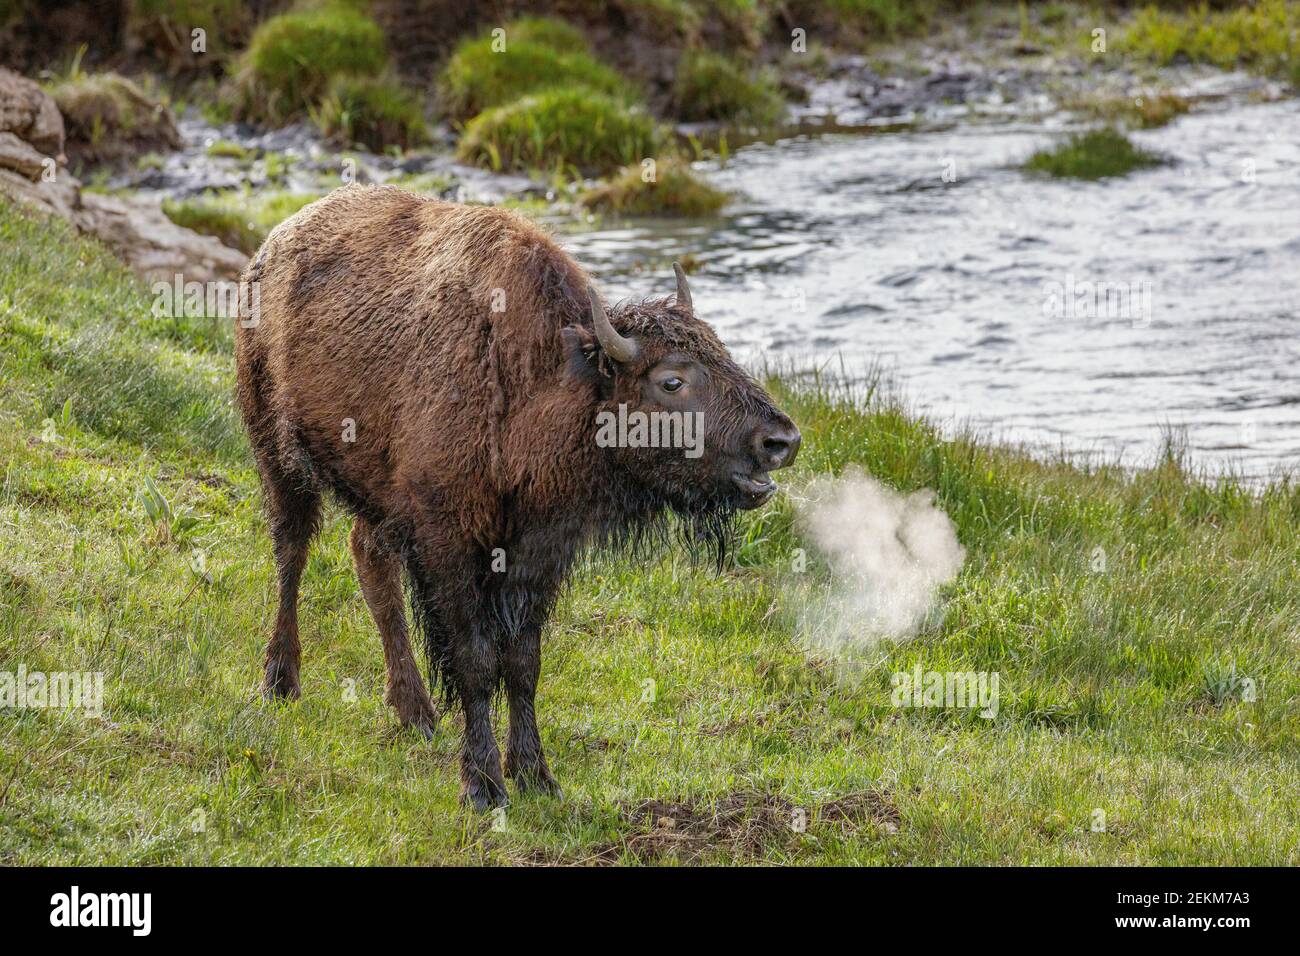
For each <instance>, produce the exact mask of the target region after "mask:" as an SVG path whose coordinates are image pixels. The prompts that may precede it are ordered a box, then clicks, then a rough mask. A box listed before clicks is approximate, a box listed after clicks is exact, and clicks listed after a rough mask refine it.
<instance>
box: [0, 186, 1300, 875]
mask: <svg viewBox="0 0 1300 956" xmlns="http://www.w3.org/2000/svg"><path fill="white" fill-rule="evenodd" d="M150 304H151V297H150V294H149V291H148V289H147V288H146V287H144V286H142V285H141V284H140V283H139V282H138V281H137V280H135V279H133V278H132V277H131V276H130V275H129V274H128V273H127V272H126V271H125V270H124V269H122V268H121V267H120V266H119V265H117V264H116V263H115V262H114V261H113V260H112V259H111V257H110V256H109V255H108V254H107V253H105V252H103V251H102V250H100V249H99V248H97V247H95V246H94V245H92V244H89V243H86V242H84V241H82V240H78V239H75V238H74V237H72V236H71V235H69V234H68V232H67V231H66V230H64V229H62V228H60V227H58V226H56V225H53V224H50V223H47V222H44V221H41V220H36V219H31V218H28V217H27V216H26V215H24V214H19V213H16V212H15V211H14V210H13V209H12V208H11V207H9V206H7V205H5V204H3V203H0V343H2V344H3V348H2V349H0V363H2V373H3V378H4V381H5V388H4V390H3V394H2V395H0V425H2V427H0V458H2V460H3V461H4V462H5V472H4V481H3V485H2V486H0V522H2V523H3V526H4V534H3V535H0V670H9V671H12V670H15V669H16V668H17V667H18V665H19V664H23V665H25V666H26V667H27V668H28V669H29V670H42V671H102V672H103V673H104V687H105V706H104V712H103V714H102V717H101V718H99V719H92V718H86V717H84V716H81V715H79V714H76V713H68V712H62V711H56V710H37V709H30V710H9V711H3V712H0V862H3V863H5V864H20V863H36V862H67V863H74V862H75V863H90V862H104V863H180V862H184V863H202V862H220V863H233V862H245V863H252V862H281V863H312V862H331V863H414V862H421V863H432V862H467V863H472V862H496V863H508V862H528V863H541V862H555V861H573V862H581V861H587V862H639V861H661V862H667V861H671V860H674V859H675V860H678V861H682V862H686V861H693V860H710V861H717V862H723V861H734V862H751V861H783V862H795V863H847V862H863V863H883V864H905V863H917V864H924V863H941V862H943V863H995V862H1014V863H1070V862H1086V863H1188V864H1190V863H1240V864H1248V863H1276V864H1292V865H1294V864H1296V863H1297V862H1300V858H1298V857H1297V850H1296V845H1297V844H1296V833H1297V829H1298V828H1300V795H1297V793H1296V790H1295V787H1294V781H1295V779H1296V774H1297V769H1298V768H1297V764H1298V763H1300V753H1298V752H1297V750H1298V748H1297V740H1300V716H1298V714H1300V710H1297V707H1296V701H1297V695H1298V694H1300V678H1298V677H1297V674H1296V670H1295V667H1294V660H1295V655H1296V630H1295V627H1296V621H1297V620H1300V586H1298V585H1300V570H1298V569H1300V489H1296V488H1293V487H1291V486H1289V485H1284V484H1281V485H1275V486H1273V487H1272V488H1270V489H1268V490H1267V491H1265V492H1263V493H1262V494H1260V495H1257V496H1252V495H1250V494H1248V493H1247V492H1246V491H1244V490H1243V489H1242V488H1240V487H1238V486H1236V485H1235V484H1233V483H1231V482H1226V481H1225V482H1219V483H1214V484H1207V483H1203V482H1200V481H1197V480H1196V479H1194V478H1193V477H1190V476H1189V475H1188V474H1187V472H1186V470H1185V469H1184V468H1183V467H1181V466H1180V463H1179V461H1178V460H1177V457H1176V456H1174V455H1171V456H1170V457H1169V458H1168V459H1167V460H1165V461H1163V462H1161V463H1159V464H1158V465H1156V466H1155V467H1153V468H1150V469H1148V470H1145V471H1142V472H1140V473H1138V474H1136V475H1127V474H1125V473H1123V472H1121V471H1119V470H1117V469H1109V468H1096V469H1088V470H1084V469H1080V468H1076V467H1072V466H1068V465H1064V464H1042V463H1037V462H1035V461H1033V460H1031V459H1029V458H1027V457H1025V456H1023V455H1021V454H1019V453H1016V452H1013V451H1002V450H997V449H993V448H990V447H988V446H986V445H984V444H982V443H980V442H978V441H974V440H970V439H966V438H959V439H957V440H944V439H943V438H942V437H941V435H940V434H939V432H938V430H936V428H935V427H933V426H932V425H931V424H929V423H927V422H925V421H924V420H923V419H921V418H919V417H917V416H915V415H911V414H908V413H907V412H906V410H905V409H903V408H901V407H900V406H899V405H898V403H897V402H895V401H893V400H891V399H889V398H888V397H887V396H885V395H883V394H879V393H877V394H864V393H861V392H860V393H858V394H856V395H855V394H851V393H850V392H848V391H846V390H845V389H843V388H842V387H839V386H836V385H833V384H829V383H821V384H818V383H817V382H815V381H813V382H809V381H803V382H802V384H800V383H797V382H796V381H795V380H794V379H792V378H791V379H786V380H784V382H783V381H781V380H776V381H774V382H773V387H774V389H775V390H776V391H777V392H778V394H779V395H780V397H781V400H782V402H783V403H784V404H785V405H786V407H787V408H788V409H789V410H790V411H791V413H792V414H793V416H794V417H795V419H796V420H797V421H798V422H799V424H800V426H801V427H802V428H803V429H804V433H805V444H804V451H803V452H802V453H801V456H800V461H799V464H798V466H797V468H796V469H795V474H793V475H792V476H791V479H790V480H791V484H792V486H793V487H795V488H797V487H798V486H799V485H801V484H802V483H804V482H807V481H808V480H809V479H810V478H811V477H813V476H814V475H816V474H819V473H824V472H838V471H840V470H841V469H843V468H844V467H845V466H846V465H848V464H849V463H851V462H858V463H861V464H862V465H864V466H865V467H866V468H868V469H869V470H870V471H871V472H872V473H873V474H874V475H876V476H877V477H879V478H880V479H882V480H883V481H885V482H887V483H889V484H891V485H893V486H895V487H898V488H901V489H914V488H933V489H934V490H935V491H936V492H937V495H938V501H939V503H940V505H941V506H942V507H943V508H944V510H945V511H946V512H947V513H948V514H949V515H951V517H952V519H953V521H954V522H955V523H956V525H957V528H958V533H959V536H960V538H961V540H962V542H963V543H964V544H965V546H966V548H967V549H968V557H967V563H966V567H965V569H964V571H963V573H962V575H961V576H960V578H959V579H958V581H957V582H956V583H955V584H954V585H953V587H952V588H951V590H950V592H949V593H948V594H947V595H946V596H945V600H946V604H945V611H944V613H943V615H942V617H941V619H940V620H937V621H936V622H935V623H934V624H933V625H932V626H930V627H929V628H927V629H926V630H925V631H923V632H922V633H921V634H920V635H919V636H918V637H917V638H916V639H915V640H913V641H911V642H908V643H905V644H900V645H896V646H883V647H881V648H879V650H878V653H876V655H875V656H874V657H873V658H872V659H871V660H870V661H869V662H868V664H867V666H866V667H865V668H864V669H863V670H862V672H861V673H860V674H859V675H858V676H857V678H856V679H854V680H852V681H844V680H841V679H839V678H838V677H837V676H836V668H835V667H834V665H833V662H831V661H827V660H819V659H813V658H810V657H809V656H808V655H807V654H806V653H804V652H803V651H802V650H801V649H800V647H799V645H798V642H797V640H796V635H797V620H798V612H799V608H800V607H801V605H802V601H803V599H804V598H805V597H806V596H807V594H808V593H809V592H811V591H814V590H815V589H816V588H817V586H818V585H819V583H820V582H821V581H822V578H821V574H820V572H819V571H818V570H817V569H816V566H815V565H814V567H813V569H812V570H810V571H809V572H807V573H806V574H799V573H796V572H795V571H794V570H793V565H792V558H793V555H794V553H795V549H796V548H798V547H803V546H806V543H805V542H802V541H801V540H800V537H799V534H798V531H797V529H796V528H795V526H794V522H793V520H792V519H793V505H792V504H791V501H790V499H789V498H788V497H785V498H782V499H781V500H779V501H778V503H777V504H775V505H773V506H769V508H767V509H765V510H763V511H762V512H760V513H758V514H754V515H752V516H750V518H749V520H748V521H747V522H746V524H745V525H744V540H743V541H742V543H741V546H740V548H739V551H738V556H737V557H738V560H737V564H736V565H735V566H733V567H731V568H729V569H728V570H727V571H725V572H724V573H722V574H720V575H719V574H714V573H712V572H711V571H710V570H709V569H708V568H705V567H696V566H692V565H691V564H689V563H688V562H686V561H685V560H683V559H682V558H680V557H678V556H674V555H672V554H666V555H664V556H663V557H662V558H661V559H660V560H657V561H654V562H650V563H648V564H638V565H633V564H630V563H627V562H621V561H613V560H604V559H597V560H595V561H594V562H592V563H591V565H590V566H588V567H586V568H584V569H583V570H582V572H581V573H580V574H579V575H578V576H577V578H576V579H575V581H574V584H573V587H572V589H571V590H570V591H569V593H568V594H567V595H566V596H565V598H564V599H563V600H562V602H561V603H560V606H559V608H558V611H557V614H556V617H555V620H554V622H553V624H552V626H551V628H550V630H549V632H548V636H547V646H546V651H545V656H544V663H543V677H542V691H541V694H540V697H539V703H540V708H541V718H542V728H543V730H542V732H543V739H544V741H545V744H546V746H547V748H548V750H549V753H550V755H551V763H552V766H553V767H554V768H555V769H556V772H557V774H558V775H559V776H560V779H561V781H562V783H563V784H564V786H565V790H566V798H565V800H564V801H562V802H561V801H555V800H549V799H525V800H516V802H515V803H514V805H512V806H511V807H510V808H509V810H508V811H507V813H506V815H505V818H504V827H503V828H498V829H494V828H493V821H492V820H491V818H481V817H476V816H473V815H471V814H468V813H465V812H463V811H462V810H460V808H459V806H458V803H457V772H456V759H457V758H456V752H457V751H456V748H457V742H458V727H457V721H456V719H455V718H452V719H449V720H447V721H446V723H445V724H444V726H443V728H442V730H441V732H440V733H439V734H438V736H437V737H436V739H435V740H434V741H432V742H431V743H430V742H425V741H423V740H421V739H418V738H416V737H415V736H413V735H409V734H406V733H403V732H401V731H399V729H398V728H397V726H396V723H395V721H394V719H393V716H392V714H391V712H390V711H389V710H388V709H387V708H386V707H385V706H384V705H383V703H382V701H381V695H382V691H383V665H382V654H381V652H380V648H379V641H378V638H377V634H376V632H375V629H374V626H373V624H372V623H371V621H370V618H369V615H368V613H367V611H366V608H365V606H364V604H363V602H362V600H361V597H360V595H359V593H358V589H357V584H356V579H355V575H354V573H353V571H352V568H351V562H350V558H349V554H348V548H347V543H346V538H347V530H348V528H347V522H346V520H345V519H344V518H343V517H342V516H341V515H340V514H339V512H338V511H337V510H331V511H330V516H329V518H328V520H327V521H326V523H325V526H324V529H323V533H322V536H321V541H320V545H319V546H318V547H317V548H316V549H315V551H314V553H313V556H312V559H311V561H310V563H309V565H308V568H307V572H306V575H305V581H304V600H303V606H302V613H301V616H302V634H303V643H304V672H303V687H304V695H303V699H302V700H301V701H300V702H299V703H297V704H293V705H289V706H281V705H268V704H265V703H262V702H261V701H260V700H259V699H258V697H257V694H256V685H257V682H258V679H259V676H260V658H261V653H262V647H263V642H264V640H265V637H266V634H267V632H268V628H269V625H270V618H271V615H272V613H273V609H274V589H273V576H272V564H271V556H270V546H269V541H268V538H267V535H266V531H265V523H264V520H263V517H262V514H261V511H260V495H259V492H258V490H257V485H256V480H255V476H254V473H253V469H252V467H251V465H250V462H249V460H248V457H247V454H246V450H245V446H244V442H243V439H242V438H241V436H240V433H239V429H238V426H237V423H236V420H235V417H234V415H233V412H232V409H231V406H230V392H231V378H232V375H231V354H230V340H229V336H228V334H227V333H226V330H225V329H224V328H223V327H221V326H219V325H215V324H214V323H213V322H211V321H210V320H206V319H188V320H170V319H166V318H155V317H153V316H151V315H150V311H149V307H150ZM151 485H152V487H153V488H156V490H157V492H158V494H159V495H161V497H162V499H165V506H164V505H161V504H159V500H158V498H157V497H156V496H155V495H154V494H153V492H152V491H151V490H150V489H151ZM142 497H143V498H147V499H150V500H151V501H152V504H151V505H150V507H148V508H146V506H145V504H144V503H143V501H142ZM1098 548H1101V549H1103V552H1104V555H1105V559H1104V562H1102V563H1104V569H1101V570H1097V568H1098V562H1097V560H1096V554H1097V551H1096V549H1098ZM917 663H920V664H921V665H922V667H923V668H924V669H926V670H940V671H942V670H950V669H951V670H961V671H968V670H973V671H996V672H998V673H999V674H1000V680H1001V690H1002V704H1001V712H1000V715H999V716H998V718H997V719H996V720H994V721H986V720H982V719H980V718H978V717H976V716H975V715H973V714H972V713H970V712H968V711H958V710H946V709H942V708H939V709H930V710H908V709H901V710H900V709H896V708H894V707H892V706H891V703H890V676H891V675H892V674H893V673H894V672H895V671H908V670H911V669H912V668H913V667H914V666H915V665H916V664H917ZM1247 679H1249V681H1250V682H1253V685H1254V687H1255V689H1256V693H1255V694H1253V695H1252V694H1249V693H1247V692H1246V691H1245V688H1246V687H1247V683H1246V681H1247ZM646 680H653V681H654V682H655V687H656V693H655V695H654V699H653V700H652V701H650V700H646V699H644V697H645V695H644V690H643V688H644V686H645V685H644V682H645V681H646ZM1251 696H1254V697H1255V698H1256V699H1255V700H1253V701H1248V700H1244V699H1243V698H1247V697H1251ZM798 809H803V810H804V811H805V812H806V815H807V826H806V828H805V829H804V830H803V832H797V830H796V829H795V828H792V827H791V826H790V821H791V820H792V819H794V818H795V816H796V811H797V810H798ZM1097 809H1101V810H1103V811H1104V813H1105V830H1104V832H1094V831H1093V829H1092V827H1093V823H1094V820H1095V819H1096V817H1095V815H1094V811H1095V810H1097ZM663 819H672V820H673V821H674V822H673V824H672V825H671V826H670V825H668V824H664V823H662V822H661V821H662V820H663Z"/></svg>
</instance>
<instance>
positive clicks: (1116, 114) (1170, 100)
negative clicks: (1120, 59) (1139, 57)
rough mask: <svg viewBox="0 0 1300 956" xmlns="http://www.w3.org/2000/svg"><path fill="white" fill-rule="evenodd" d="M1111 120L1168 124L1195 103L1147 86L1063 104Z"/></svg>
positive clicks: (1143, 124) (1152, 125) (1143, 126)
mask: <svg viewBox="0 0 1300 956" xmlns="http://www.w3.org/2000/svg"><path fill="white" fill-rule="evenodd" d="M1062 105H1063V106H1064V107H1065V108H1066V109H1072V110H1079V111H1081V112H1083V113H1086V114H1087V115H1089V116H1091V117H1093V118H1094V119H1098V120H1101V121H1103V122H1105V123H1109V124H1123V125H1126V126H1129V127H1133V128H1136V129H1155V128H1157V127H1160V126H1165V125H1167V124H1169V123H1171V122H1173V121H1174V120H1175V119H1177V118H1178V117H1179V116H1182V115H1183V114H1184V113H1186V112H1187V111H1188V110H1189V109H1190V108H1191V104H1190V103H1188V102H1187V100H1186V99H1185V98H1183V97H1181V96H1179V95H1178V94H1177V93H1172V92H1170V91H1168V90H1146V91H1143V92H1141V93H1138V94H1137V95H1135V96H1112V95H1090V96H1083V97H1079V98H1075V99H1071V100H1067V101H1066V102H1065V103H1063V104H1062Z"/></svg>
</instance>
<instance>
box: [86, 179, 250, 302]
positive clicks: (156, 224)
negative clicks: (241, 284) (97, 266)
mask: <svg viewBox="0 0 1300 956" xmlns="http://www.w3.org/2000/svg"><path fill="white" fill-rule="evenodd" d="M81 203H82V210H81V219H82V228H83V229H84V230H85V231H87V232H91V233H93V234H94V235H96V236H98V237H99V238H100V239H102V240H104V242H106V243H108V244H109V245H110V246H112V247H113V249H114V251H115V252H117V254H118V256H119V257H120V258H121V259H122V260H123V261H125V262H126V263H127V264H128V265H129V266H131V268H132V269H134V270H135V271H136V272H137V273H139V274H140V275H142V276H144V277H145V278H146V279H150V280H155V281H156V280H160V279H161V280H166V281H170V280H171V279H172V278H173V277H174V276H175V275H176V274H177V273H179V274H181V275H183V276H184V278H185V281H186V282H210V281H214V280H219V279H238V278H239V273H240V272H241V271H242V270H243V268H244V265H245V264H246V263H247V262H248V257H247V256H245V255H244V254H243V253H242V252H239V251H237V250H235V249H231V248H230V247H229V246H225V245H222V244H221V243H220V242H219V241H218V240H216V239H214V238H213V237H212V236H203V235H200V234H199V233H197V232H195V231H194V230H192V229H186V228H184V227H183V226H178V225H176V223H174V222H172V221H171V220H170V219H168V218H167V216H166V214H165V213H163V211H162V208H161V207H160V206H158V205H157V204H156V203H153V202H150V201H148V200H146V199H141V198H139V197H118V196H104V195H98V194H95V193H83V194H82V197H81Z"/></svg>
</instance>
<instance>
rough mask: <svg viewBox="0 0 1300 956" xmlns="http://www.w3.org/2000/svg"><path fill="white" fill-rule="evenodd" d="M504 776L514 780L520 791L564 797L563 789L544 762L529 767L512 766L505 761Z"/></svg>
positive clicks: (509, 762)
mask: <svg viewBox="0 0 1300 956" xmlns="http://www.w3.org/2000/svg"><path fill="white" fill-rule="evenodd" d="M506 776H507V777H509V778H510V779H511V780H513V781H514V782H515V786H516V787H517V788H518V789H519V792H520V793H535V794H540V795H542V796H548V797H560V798H563V797H564V791H563V790H561V789H560V785H559V783H557V782H556V780H555V778H554V777H553V776H551V771H550V770H549V769H548V768H547V766H546V764H540V765H537V764H534V765H533V766H530V767H517V766H516V767H512V766H511V761H509V760H507V761H506Z"/></svg>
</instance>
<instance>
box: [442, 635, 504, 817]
mask: <svg viewBox="0 0 1300 956" xmlns="http://www.w3.org/2000/svg"><path fill="white" fill-rule="evenodd" d="M452 678H453V680H454V681H455V685H456V692H457V694H458V695H459V697H460V704H461V709H462V710H463V711H464V713H465V743H464V748H463V749H462V751H461V759H460V782H461V800H462V801H464V802H465V803H468V804H471V805H473V807H474V809H475V810H479V811H483V810H487V809H489V808H491V807H504V806H505V805H506V783H505V779H504V778H503V777H502V775H501V751H499V750H498V749H497V741H496V736H495V735H494V734H493V732H492V697H493V695H494V693H495V691H496V688H497V686H498V679H499V672H498V660H497V648H496V643H495V641H493V639H492V635H491V633H490V632H488V631H487V630H485V629H484V628H481V627H480V626H479V625H478V624H477V622H469V623H468V625H467V626H466V627H464V628H463V629H460V630H459V633H458V634H457V636H456V641H455V645H454V647H453V650H452Z"/></svg>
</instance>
